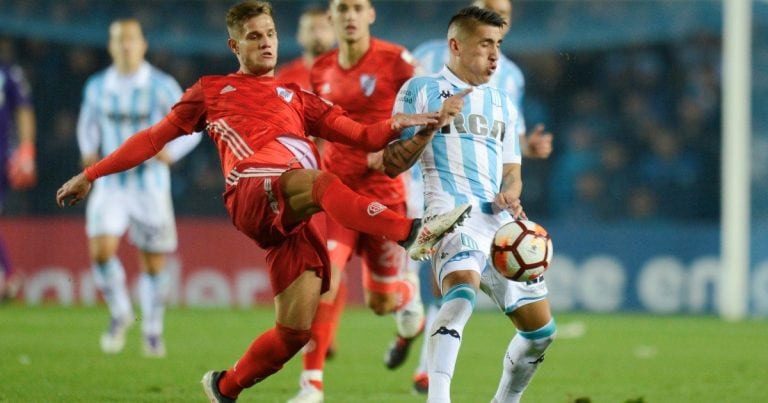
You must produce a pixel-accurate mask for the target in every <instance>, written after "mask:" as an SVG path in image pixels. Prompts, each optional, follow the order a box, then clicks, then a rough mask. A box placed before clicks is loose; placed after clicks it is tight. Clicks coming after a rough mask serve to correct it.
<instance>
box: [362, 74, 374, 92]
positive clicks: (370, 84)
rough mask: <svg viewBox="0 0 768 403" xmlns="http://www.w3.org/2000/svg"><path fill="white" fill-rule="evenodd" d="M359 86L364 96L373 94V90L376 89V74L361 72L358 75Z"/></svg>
mask: <svg viewBox="0 0 768 403" xmlns="http://www.w3.org/2000/svg"><path fill="white" fill-rule="evenodd" d="M360 88H362V89H363V94H365V96H366V97H370V96H371V94H373V90H375V89H376V76H372V75H370V74H363V75H361V76H360Z"/></svg>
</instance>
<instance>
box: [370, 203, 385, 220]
mask: <svg viewBox="0 0 768 403" xmlns="http://www.w3.org/2000/svg"><path fill="white" fill-rule="evenodd" d="M386 209H387V207H386V206H384V205H383V204H381V203H379V202H372V203H371V204H369V205H368V215H369V216H371V217H375V216H377V215H379V213H381V212H382V211H384V210H386Z"/></svg>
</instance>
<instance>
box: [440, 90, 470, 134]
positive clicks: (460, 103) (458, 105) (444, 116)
mask: <svg viewBox="0 0 768 403" xmlns="http://www.w3.org/2000/svg"><path fill="white" fill-rule="evenodd" d="M470 92H472V87H469V88H465V89H463V90H461V91H460V92H458V93H456V94H453V95H451V96H450V97H448V98H446V99H445V101H443V106H442V108H440V118H439V121H438V122H437V124H436V125H435V128H436V129H437V128H440V127H443V126H445V125H447V124H449V123H451V122H452V121H453V118H455V117H456V115H458V114H459V112H461V110H462V109H464V97H465V96H467V94H469V93H470Z"/></svg>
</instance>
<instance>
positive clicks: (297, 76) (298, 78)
mask: <svg viewBox="0 0 768 403" xmlns="http://www.w3.org/2000/svg"><path fill="white" fill-rule="evenodd" d="M275 79H276V80H280V81H283V82H286V83H296V84H298V85H299V87H301V88H302V89H305V90H307V91H312V84H310V82H309V67H307V65H306V64H304V58H303V57H298V58H296V59H293V60H291V61H290V62H288V63H286V64H284V65H282V66H280V67H278V68H277V71H275Z"/></svg>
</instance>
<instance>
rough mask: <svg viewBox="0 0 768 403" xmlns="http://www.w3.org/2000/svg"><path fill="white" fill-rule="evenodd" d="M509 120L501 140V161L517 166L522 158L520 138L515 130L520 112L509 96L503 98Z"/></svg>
mask: <svg viewBox="0 0 768 403" xmlns="http://www.w3.org/2000/svg"><path fill="white" fill-rule="evenodd" d="M505 100H506V105H507V110H508V111H509V118H508V121H507V122H506V124H505V126H504V131H505V132H504V135H503V137H502V138H503V140H502V150H501V161H502V163H504V164H519V163H521V161H522V159H523V157H522V152H521V150H520V136H518V132H517V128H518V121H519V120H520V116H521V115H520V111H518V110H517V107H516V106H515V104H514V102H513V101H512V99H511V98H510V97H509V96H506V97H505Z"/></svg>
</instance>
